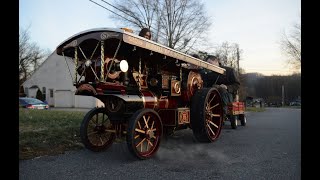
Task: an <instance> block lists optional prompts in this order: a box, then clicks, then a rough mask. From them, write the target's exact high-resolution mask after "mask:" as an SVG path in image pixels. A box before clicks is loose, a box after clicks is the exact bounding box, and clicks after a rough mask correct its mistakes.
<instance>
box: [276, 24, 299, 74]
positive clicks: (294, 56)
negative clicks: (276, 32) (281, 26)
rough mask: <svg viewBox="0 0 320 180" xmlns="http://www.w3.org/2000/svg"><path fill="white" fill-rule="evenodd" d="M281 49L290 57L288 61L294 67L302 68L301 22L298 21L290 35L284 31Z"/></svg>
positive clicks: (296, 68)
mask: <svg viewBox="0 0 320 180" xmlns="http://www.w3.org/2000/svg"><path fill="white" fill-rule="evenodd" d="M281 49H282V51H283V52H284V53H285V54H286V56H287V57H288V58H289V59H288V63H289V64H290V65H292V67H293V69H295V70H299V69H300V68H301V24H300V23H297V24H295V25H294V26H293V28H292V30H291V31H290V33H289V35H287V34H286V33H283V36H282V39H281Z"/></svg>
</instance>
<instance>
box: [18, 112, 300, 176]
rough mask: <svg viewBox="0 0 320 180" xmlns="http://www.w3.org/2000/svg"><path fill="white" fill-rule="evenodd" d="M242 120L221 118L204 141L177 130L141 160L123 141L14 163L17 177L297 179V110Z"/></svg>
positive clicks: (298, 143)
mask: <svg viewBox="0 0 320 180" xmlns="http://www.w3.org/2000/svg"><path fill="white" fill-rule="evenodd" d="M247 118H248V120H247V123H248V124H247V126H246V127H241V126H239V127H238V129H237V130H233V129H231V127H230V124H229V123H228V122H227V123H226V124H225V126H224V128H223V131H222V134H221V136H220V138H219V139H218V141H216V142H214V143H209V144H199V143H197V142H195V141H194V140H193V134H192V131H191V130H182V131H178V132H177V133H176V135H175V136H174V137H170V138H169V139H168V140H166V141H163V142H162V143H161V145H160V149H159V151H158V152H157V155H156V157H154V158H153V159H149V160H144V161H140V160H135V159H132V158H131V155H130V154H129V152H128V150H127V147H126V145H125V144H113V146H112V147H111V148H110V149H108V150H107V151H105V152H102V153H93V152H91V151H88V150H80V151H70V152H67V153H66V154H63V155H59V156H45V157H40V158H36V159H33V160H25V161H20V162H19V179H21V180H28V179H30V180H38V179H39V180H43V179H45V180H53V179H54V180H55V179H57V180H58V179H59V180H60V179H75V180H82V179H90V180H100V179H231V180H232V179H245V180H251V179H252V180H257V179H259V180H260V179H268V180H270V179H280V180H287V179H288V180H294V179H301V110H300V109H287V108H267V110H266V111H265V112H260V113H254V112H249V113H248V114H247Z"/></svg>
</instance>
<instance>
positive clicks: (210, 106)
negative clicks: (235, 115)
mask: <svg viewBox="0 0 320 180" xmlns="http://www.w3.org/2000/svg"><path fill="white" fill-rule="evenodd" d="M222 121H223V110H222V101H221V97H220V94H219V91H218V90H217V89H216V88H214V87H213V88H202V89H200V90H198V91H196V93H195V94H194V96H193V97H192V99H191V122H190V123H191V128H192V131H193V134H194V136H195V138H196V139H197V140H198V141H200V142H213V141H215V140H216V139H217V138H218V137H219V135H220V132H221V126H222Z"/></svg>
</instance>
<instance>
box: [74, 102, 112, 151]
mask: <svg viewBox="0 0 320 180" xmlns="http://www.w3.org/2000/svg"><path fill="white" fill-rule="evenodd" d="M80 137H81V140H82V143H83V144H84V146H85V147H86V148H87V149H89V150H91V151H95V152H98V151H102V150H105V149H107V148H109V147H110V146H111V145H112V143H113V141H114V140H115V137H116V136H115V130H114V127H113V125H112V123H111V121H110V119H109V118H108V116H107V114H106V111H105V109H104V108H93V109H92V110H90V111H89V112H88V113H87V114H86V115H85V117H84V119H83V121H82V123H81V126H80Z"/></svg>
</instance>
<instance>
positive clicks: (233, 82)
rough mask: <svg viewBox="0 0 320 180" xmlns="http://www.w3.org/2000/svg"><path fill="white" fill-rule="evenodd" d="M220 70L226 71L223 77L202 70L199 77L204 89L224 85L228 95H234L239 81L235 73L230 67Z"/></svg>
mask: <svg viewBox="0 0 320 180" xmlns="http://www.w3.org/2000/svg"><path fill="white" fill-rule="evenodd" d="M221 68H224V69H226V73H225V75H220V74H218V73H216V72H213V71H210V70H208V69H202V71H201V76H202V79H203V85H204V87H212V86H213V85H215V84H217V85H220V84H224V85H226V86H227V88H228V89H227V90H228V92H229V93H232V94H236V93H237V90H238V89H239V87H240V81H239V78H238V76H237V73H236V72H235V71H234V69H233V68H231V67H227V66H221Z"/></svg>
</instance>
